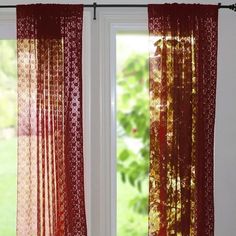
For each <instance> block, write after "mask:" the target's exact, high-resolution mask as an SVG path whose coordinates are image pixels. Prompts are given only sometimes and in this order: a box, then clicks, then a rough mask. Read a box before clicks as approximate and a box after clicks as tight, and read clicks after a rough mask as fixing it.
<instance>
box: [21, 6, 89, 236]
mask: <svg viewBox="0 0 236 236" xmlns="http://www.w3.org/2000/svg"><path fill="white" fill-rule="evenodd" d="M82 26H83V6H82V5H57V4H45V5H42V4H36V5H20V6H17V57H18V176H17V177H18V196H17V235H18V236H33V235H38V236H39V235H40V236H41V235H42V236H43V235H45V236H49V235H53V236H60V235H61V236H65V235H67V236H75V235H76V236H86V235H87V233H86V231H87V230H86V217H85V200H84V171H83V126H82V62H81V61H82Z"/></svg>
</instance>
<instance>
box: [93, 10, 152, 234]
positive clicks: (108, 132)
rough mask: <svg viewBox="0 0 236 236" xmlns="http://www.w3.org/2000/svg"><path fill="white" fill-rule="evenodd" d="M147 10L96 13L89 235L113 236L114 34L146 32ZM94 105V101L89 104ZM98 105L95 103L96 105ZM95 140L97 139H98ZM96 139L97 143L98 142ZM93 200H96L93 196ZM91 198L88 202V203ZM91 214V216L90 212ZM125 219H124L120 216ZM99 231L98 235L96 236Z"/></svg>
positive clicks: (114, 194)
mask: <svg viewBox="0 0 236 236" xmlns="http://www.w3.org/2000/svg"><path fill="white" fill-rule="evenodd" d="M147 19H148V17H147V9H140V8H133V9H132V10H131V9H122V11H121V10H120V9H118V10H117V9H116V10H115V9H113V10H112V9H109V10H108V11H106V10H103V11H100V12H99V14H98V20H99V55H100V56H99V62H100V63H99V68H98V69H99V88H100V99H99V104H100V110H99V114H100V124H99V125H100V127H99V128H100V134H99V136H100V156H99V158H98V159H99V163H98V164H99V170H98V171H99V172H100V173H99V175H98V176H99V179H96V180H95V179H94V178H93V181H96V183H97V185H98V186H99V190H100V191H99V193H100V196H99V199H100V202H99V204H98V206H97V207H98V208H100V209H97V211H96V213H95V214H96V216H94V215H93V217H95V218H96V219H100V222H99V225H100V227H96V226H95V225H94V223H95V222H93V220H92V225H93V227H94V226H95V228H94V230H96V231H92V235H97V236H116V231H117V230H116V34H117V32H120V31H128V32H148V24H147ZM93 102H95V101H93ZM99 104H97V105H98V106H99ZM98 139H99V137H98ZM98 139H97V140H98ZM93 197H98V196H94V195H93V194H92V198H93ZM93 201H94V199H92V202H93ZM93 214H94V213H93ZM124 217H125V216H124ZM98 232H99V233H98Z"/></svg>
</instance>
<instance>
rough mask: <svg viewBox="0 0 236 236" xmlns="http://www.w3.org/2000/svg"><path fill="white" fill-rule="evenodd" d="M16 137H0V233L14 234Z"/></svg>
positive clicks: (11, 235)
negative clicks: (2, 138) (3, 138)
mask: <svg viewBox="0 0 236 236" xmlns="http://www.w3.org/2000/svg"><path fill="white" fill-rule="evenodd" d="M16 146H17V145H16V138H11V139H6V140H1V139H0V160H1V165H0V235H1V236H15V235H16V230H15V228H16V169H17V167H16V165H17V163H16Z"/></svg>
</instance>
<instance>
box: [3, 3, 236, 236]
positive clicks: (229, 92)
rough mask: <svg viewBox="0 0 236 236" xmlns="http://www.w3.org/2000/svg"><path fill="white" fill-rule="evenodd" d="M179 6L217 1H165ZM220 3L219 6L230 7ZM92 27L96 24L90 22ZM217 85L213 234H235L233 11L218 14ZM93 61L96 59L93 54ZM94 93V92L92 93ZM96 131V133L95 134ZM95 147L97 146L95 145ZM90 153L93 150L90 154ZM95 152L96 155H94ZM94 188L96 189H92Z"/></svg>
mask: <svg viewBox="0 0 236 236" xmlns="http://www.w3.org/2000/svg"><path fill="white" fill-rule="evenodd" d="M94 1H95V0H87V1H86V0H84V1H77V0H70V1H62V0H54V1H53V2H54V3H79V2H80V3H84V4H90V3H93V2H94ZM36 2H41V3H47V2H52V1H46V0H41V1H33V0H26V1H23V0H15V1H9V0H1V2H0V4H1V5H4V4H5V5H8V4H27V3H36ZM148 2H149V3H163V2H161V1H155V0H153V1H147V0H146V1H144V0H143V1H142V0H136V1H133V0H119V1H118V0H117V1H109V0H97V3H111V4H112V3H113V4H115V3H124V4H128V3H140V4H144V3H148ZM166 2H182V3H204V4H206V3H209V4H216V3H218V1H207V2H206V1H192V0H187V1H186V0H182V1H166ZM232 3H233V1H230V0H229V1H228V0H227V1H223V2H222V4H232ZM93 24H94V25H95V24H96V22H94V23H93ZM218 45H219V46H218V82H217V107H216V130H215V215H216V224H215V228H216V230H215V235H216V236H222V235H224V236H235V235H236V183H235V181H236V105H235V103H236V12H233V11H231V10H228V9H221V10H220V14H219V41H218ZM93 58H98V57H97V56H96V55H94V56H93ZM95 93H96V91H95ZM95 132H96V131H95ZM94 147H95V148H99V147H96V144H95V143H94ZM92 153H93V151H92ZM94 153H95V152H94ZM94 187H96V186H94Z"/></svg>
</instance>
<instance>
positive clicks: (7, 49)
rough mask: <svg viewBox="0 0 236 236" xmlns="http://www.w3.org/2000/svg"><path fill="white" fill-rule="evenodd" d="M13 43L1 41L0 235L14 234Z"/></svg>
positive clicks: (15, 101) (15, 117) (15, 111)
mask: <svg viewBox="0 0 236 236" xmlns="http://www.w3.org/2000/svg"><path fill="white" fill-rule="evenodd" d="M16 73H17V69H16V41H15V40H0V235H5V236H12V235H16V230H15V228H16V173H17V161H16V160H17V154H16V153H17V150H16V149H17V141H16V140H17V139H16V122H17V121H16V120H17V105H16V104H17V80H16V77H17V76H16Z"/></svg>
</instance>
